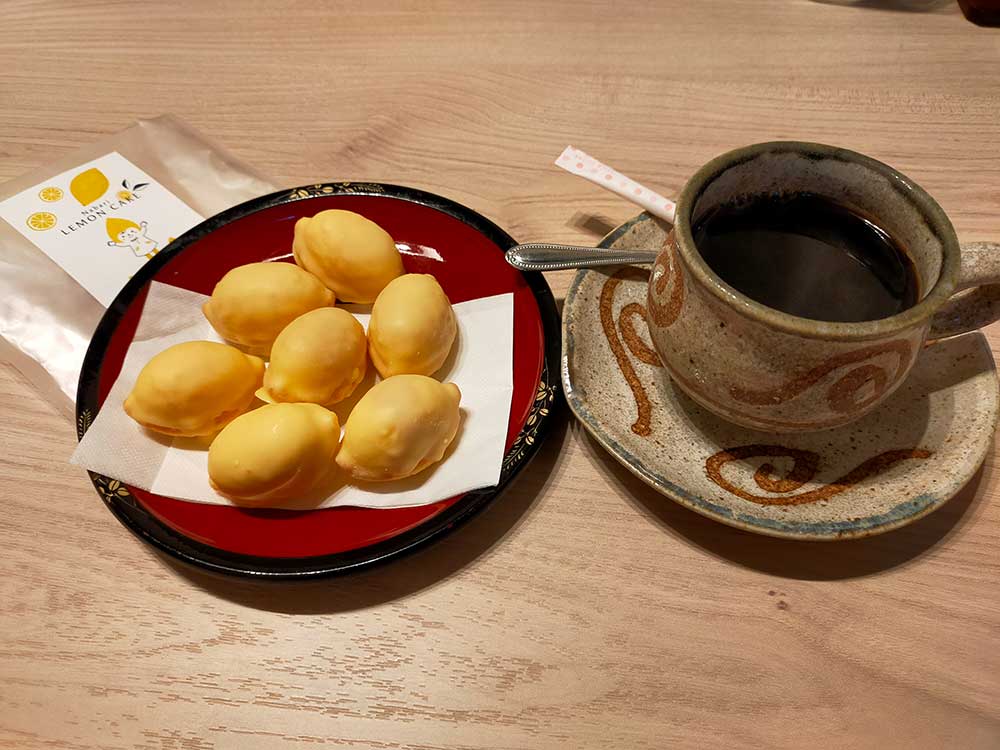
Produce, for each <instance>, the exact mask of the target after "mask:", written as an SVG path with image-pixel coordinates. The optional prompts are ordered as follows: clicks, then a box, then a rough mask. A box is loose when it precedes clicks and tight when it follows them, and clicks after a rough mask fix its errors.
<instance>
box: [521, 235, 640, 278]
mask: <svg viewBox="0 0 1000 750" xmlns="http://www.w3.org/2000/svg"><path fill="white" fill-rule="evenodd" d="M656 256H657V252H656V251H655V250H607V249H605V248H602V247H577V246H576V245H552V244H549V243H547V242H529V243H527V244H524V245H514V247H512V248H511V249H510V250H508V251H507V254H506V257H507V262H508V263H510V264H511V265H512V266H514V268H518V269H520V270H522V271H562V270H565V269H567V268H595V267H597V266H621V265H627V264H629V263H652V262H653V261H655V260H656Z"/></svg>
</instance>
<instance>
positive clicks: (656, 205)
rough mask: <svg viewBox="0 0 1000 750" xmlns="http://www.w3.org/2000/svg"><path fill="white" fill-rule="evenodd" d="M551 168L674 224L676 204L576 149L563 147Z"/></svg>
mask: <svg viewBox="0 0 1000 750" xmlns="http://www.w3.org/2000/svg"><path fill="white" fill-rule="evenodd" d="M555 165H556V166H557V167H561V168H562V169H565V170H566V171H567V172H572V173H573V174H576V175H580V177H583V178H585V179H588V180H590V181H591V182H593V183H594V184H595V185H600V186H601V187H602V188H604V189H606V190H610V191H611V192H612V193H615V194H616V195H620V196H621V197H622V198H624V199H625V200H628V201H632V203H635V204H636V205H637V206H641V207H642V208H644V209H645V210H646V211H647V212H648V213H650V214H652V215H653V216H658V217H660V218H661V219H665V220H666V221H669V222H670V223H671V224H673V223H674V212H675V211H676V210H677V204H675V203H674V202H673V201H672V200H670V199H669V198H664V197H663V196H662V195H660V194H659V193H656V192H654V191H652V190H650V189H649V188H648V187H646V186H645V185H640V184H639V183H638V182H636V181H635V180H633V179H631V178H629V177H626V176H625V175H623V174H622V173H621V172H618V171H616V170H614V169H612V168H611V167H609V166H608V165H607V164H602V163H601V162H599V161H597V159H595V158H594V157H593V156H589V155H587V154H585V153H584V152H583V151H581V150H580V149H578V148H573V147H572V146H567V147H566V150H565V151H563V152H562V153H561V154H560V155H559V158H558V159H556V161H555Z"/></svg>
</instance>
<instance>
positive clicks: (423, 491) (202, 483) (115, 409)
mask: <svg viewBox="0 0 1000 750" xmlns="http://www.w3.org/2000/svg"><path fill="white" fill-rule="evenodd" d="M207 299H208V298H207V297H206V296H205V295H202V294H197V293H195V292H189V291H187V290H185V289H179V288H177V287H173V286H169V285H167V284H161V283H158V282H153V283H152V284H151V286H150V290H149V296H148V297H147V298H146V303H145V306H144V308H143V312H142V317H141V319H140V321H139V325H138V328H137V329H136V334H135V338H134V339H133V341H132V344H131V346H130V347H129V350H128V352H127V354H126V356H125V362H124V364H123V366H122V371H121V374H120V375H119V376H118V379H117V380H116V381H115V384H114V385H113V386H112V388H111V392H110V393H109V394H108V398H107V400H106V401H105V402H104V406H103V407H102V408H101V411H100V412H99V413H98V415H97V418H96V419H95V420H94V423H93V424H92V425H91V426H90V429H89V430H87V434H86V435H84V437H83V440H81V441H80V444H79V445H78V446H77V449H76V451H75V452H74V453H73V457H72V459H70V460H71V462H72V463H74V464H76V465H77V466H82V467H84V468H86V469H90V470H91V471H96V472H98V473H100V474H104V475H105V476H109V477H113V478H115V479H118V480H121V481H122V482H125V483H126V484H130V485H132V486H134V487H139V488H141V489H145V490H150V491H152V492H155V493H157V494H160V495H166V496H168V497H175V498H179V499H181V500H191V501H194V502H199V503H214V504H219V505H232V504H233V503H232V501H231V500H229V499H227V498H225V497H223V496H222V495H220V494H218V493H217V492H215V491H214V490H213V489H212V488H211V486H210V485H209V483H208V451H207V445H206V444H204V443H203V442H202V441H199V440H198V439H195V438H169V437H165V436H160V435H156V434H154V433H151V432H148V431H146V430H144V429H143V428H142V427H140V426H139V425H138V424H136V423H135V422H134V421H133V420H132V419H131V418H129V417H128V415H126V414H125V412H124V410H123V409H122V406H121V405H122V402H123V401H124V400H125V396H127V395H128V393H129V391H130V390H131V389H132V385H133V383H135V379H136V377H137V376H138V374H139V371H140V370H141V369H142V367H143V365H145V364H146V362H148V361H149V360H150V358H151V357H153V355H155V354H157V353H158V352H161V351H163V350H164V349H166V348H167V347H168V346H172V345H173V344H179V343H181V342H183V341H193V340H204V341H221V339H220V338H219V336H218V334H217V333H216V332H215V330H214V329H213V328H212V326H211V325H209V323H208V321H207V320H205V317H204V315H202V312H201V305H202V303H203V302H205V300H207ZM347 309H348V310H350V312H352V313H353V314H354V315H355V317H357V318H358V320H359V321H360V322H361V324H362V325H363V326H365V327H366V328H367V326H368V318H369V315H368V309H369V307H368V306H352V307H348V308H347ZM454 309H455V317H456V318H457V319H458V337H457V339H456V341H455V346H454V348H453V350H452V353H451V356H450V357H449V359H448V361H447V362H446V363H445V365H444V367H442V369H441V370H440V371H439V372H437V373H435V377H436V378H437V379H439V380H442V381H450V382H453V383H455V384H456V385H458V387H459V388H460V389H461V391H462V404H461V408H462V423H461V426H460V427H459V433H458V437H457V438H456V440H455V443H454V444H453V445H452V448H451V449H450V450H449V452H448V454H446V455H445V459H444V461H442V462H441V463H440V464H439V465H438V466H436V467H435V468H433V469H429V470H428V471H425V472H422V473H421V474H419V475H417V476H416V477H411V478H409V479H404V480H400V481H398V482H385V483H368V484H366V485H364V486H363V487H356V486H352V485H347V484H340V485H339V486H336V487H333V488H330V490H329V492H324V493H322V496H319V497H311V498H305V499H303V500H301V501H299V502H298V503H292V504H289V503H282V504H281V507H283V508H289V507H291V508H295V507H308V508H328V507H332V506H337V505H357V506H362V507H366V508H400V507H405V506H411V505H426V504H428V503H432V502H436V501H438V500H443V499H445V498H448V497H452V496H453V495H457V494H460V493H462V492H467V491H469V490H473V489H476V488H479V487H489V486H492V485H495V484H496V483H497V482H498V481H499V480H500V468H501V464H502V462H503V453H504V443H505V442H506V437H507V420H508V415H509V413H510V400H511V393H512V391H513V373H512V367H513V316H514V305H513V295H512V294H500V295H497V296H495V297H485V298H483V299H476V300H470V301H469V302H462V303H460V304H457V305H455V306H454ZM369 371H370V372H369V376H368V378H367V379H366V381H365V382H363V383H362V384H361V385H360V386H358V390H357V391H356V393H355V395H354V396H352V397H351V398H350V399H348V400H347V401H346V402H344V403H343V404H338V405H337V407H336V408H335V411H336V412H337V414H338V416H339V417H340V422H341V424H343V423H344V422H345V421H346V419H347V415H348V413H349V412H350V408H351V407H352V406H353V405H354V403H355V402H356V401H357V399H358V398H360V396H361V395H363V391H364V390H367V388H368V387H370V385H371V384H372V383H373V382H374V368H372V367H370V366H369Z"/></svg>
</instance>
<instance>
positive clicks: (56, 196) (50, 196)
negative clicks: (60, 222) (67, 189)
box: [38, 186, 63, 203]
mask: <svg viewBox="0 0 1000 750" xmlns="http://www.w3.org/2000/svg"><path fill="white" fill-rule="evenodd" d="M38 197H39V198H41V199H42V200H43V201H45V202H46V203H54V202H55V201H61V200H62V197H63V191H62V190H60V189H59V188H57V187H54V186H53V187H44V188H42V189H41V190H39V191H38Z"/></svg>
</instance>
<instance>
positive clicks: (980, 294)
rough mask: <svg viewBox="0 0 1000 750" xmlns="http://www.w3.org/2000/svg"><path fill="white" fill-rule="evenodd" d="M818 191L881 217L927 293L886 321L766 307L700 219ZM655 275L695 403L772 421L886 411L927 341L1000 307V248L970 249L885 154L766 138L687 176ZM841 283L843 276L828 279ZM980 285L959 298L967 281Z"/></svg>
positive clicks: (661, 332)
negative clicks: (732, 274)
mask: <svg viewBox="0 0 1000 750" xmlns="http://www.w3.org/2000/svg"><path fill="white" fill-rule="evenodd" d="M801 192H808V193H814V194H818V195H823V196H827V197H829V198H831V199H833V200H834V201H836V202H837V203H840V204H842V205H846V206H849V207H851V208H852V209H854V210H856V211H858V212H859V213H860V214H861V215H863V216H867V217H870V218H872V219H873V220H874V221H875V222H876V223H877V224H878V225H879V226H881V227H882V228H883V229H885V230H887V231H888V232H889V234H890V235H892V236H893V237H895V238H896V239H897V240H898V241H899V242H900V243H901V244H902V246H903V247H904V248H905V249H906V251H907V253H908V254H909V255H910V257H911V258H912V259H913V262H914V267H915V269H916V271H917V276H918V278H919V283H920V289H921V290H922V294H921V299H920V301H919V302H918V303H917V304H916V305H914V306H913V307H910V308H909V309H907V310H905V311H903V312H902V313H899V314H898V315H894V316H891V317H888V318H882V319H880V320H872V321H866V322H862V323H831V322H823V321H816V320H808V319H805V318H799V317H795V316H793V315H789V314H787V313H783V312H780V311H778V310H775V309H773V308H770V307H767V306H765V305H762V304H760V303H758V302H756V301H754V300H752V299H750V298H749V297H746V296H745V295H743V294H741V293H739V292H738V291H736V290H735V289H733V288H732V287H731V286H729V285H728V284H726V283H725V282H723V281H722V280H721V279H720V278H719V277H718V276H717V275H716V274H715V273H714V272H713V271H712V270H711V269H710V268H709V266H708V265H707V264H706V263H705V261H704V260H703V259H702V258H701V256H700V255H699V253H698V249H697V247H696V246H695V244H694V239H693V237H692V226H693V225H695V224H697V222H698V220H699V218H700V217H701V216H703V215H704V214H705V213H706V212H707V211H709V210H711V209H712V208H715V207H717V206H719V205H720V204H725V203H729V202H733V201H736V202H739V201H741V200H745V199H747V198H748V197H750V196H755V195H761V194H763V195H767V194H775V193H801ZM662 247H663V249H662V252H661V253H660V255H659V257H658V258H657V261H656V263H655V264H654V266H653V271H652V276H651V278H650V283H649V294H648V304H647V308H648V311H649V316H648V318H649V319H648V325H649V332H650V336H651V339H652V344H653V348H654V349H655V350H656V352H657V354H658V355H659V358H660V360H661V361H662V363H663V366H664V367H665V368H666V369H667V371H668V372H669V373H670V375H671V377H673V379H674V381H675V382H676V383H677V385H678V386H679V387H680V388H681V389H683V390H684V391H685V393H687V395H688V396H690V397H691V398H692V399H693V400H695V401H697V402H698V403H699V404H701V405H702V406H704V407H706V408H708V409H710V410H711V411H713V412H715V413H716V414H719V415H720V416H723V417H725V418H726V419H729V420H731V421H733V422H736V423H739V424H742V425H745V426H748V427H755V428H758V429H762V430H769V431H772V432H782V433H785V432H803V431H815V430H823V429H827V428H830V427H837V426H840V425H844V424H847V423H849V422H852V421H854V420H856V419H858V418H860V417H862V416H863V415H865V414H868V413H869V412H871V411H872V410H873V409H876V408H877V407H878V406H879V405H880V404H882V403H883V402H884V401H885V400H886V399H887V398H889V397H890V396H891V395H892V394H893V393H894V392H895V391H896V389H897V388H899V387H900V386H901V385H902V383H903V382H904V381H905V379H906V376H907V374H908V373H909V372H910V369H911V368H912V367H913V366H914V363H915V362H916V361H917V358H918V355H919V354H920V352H921V348H922V346H923V343H924V341H925V340H926V339H927V338H928V335H930V337H931V338H937V337H941V336H951V335H954V334H957V333H961V332H965V331H969V330H973V329H975V328H977V327H979V326H981V325H983V324H985V323H986V322H990V321H992V320H995V319H997V318H998V317H1000V286H996V285H995V284H996V283H997V282H998V281H1000V245H990V244H988V243H982V244H979V245H972V246H968V247H966V248H963V249H960V247H959V244H958V239H957V238H956V236H955V231H954V229H953V228H952V226H951V223H950V222H949V221H948V218H947V217H946V216H945V214H944V212H943V211H942V210H941V208H940V206H938V205H937V203H935V202H934V200H933V199H932V198H931V197H930V196H929V195H927V193H926V192H924V191H923V190H922V189H921V188H920V187H919V186H918V185H916V184H915V183H913V182H912V181H911V180H909V179H908V178H906V177H904V176H903V175H901V174H900V173H898V172H896V171H895V170H893V169H892V168H891V167H888V166H886V165H885V164H882V163H881V162H878V161H875V160H874V159H870V158H868V157H866V156H862V155H861V154H857V153H854V152H852V151H847V150H845V149H840V148H834V147H832V146H823V145H819V144H813V143H796V142H778V143H762V144H758V145H755V146H749V147H747V148H742V149H738V150H736V151H731V152H729V153H727V154H724V155H722V156H720V157H718V158H717V159H714V160H713V161H711V162H709V163H708V164H706V165H705V166H704V167H703V168H702V169H700V170H699V171H698V172H697V173H695V175H694V176H693V177H692V178H691V179H690V180H689V181H688V183H687V185H686V186H685V187H684V190H683V191H682V192H681V195H680V197H679V199H678V202H677V215H676V223H675V225H674V227H673V229H672V231H671V232H670V233H669V235H668V236H667V237H666V240H665V242H663V243H662ZM830 283H831V284H833V283H836V279H831V280H830ZM971 287H977V289H975V291H973V292H971V293H970V294H967V295H965V296H963V297H962V298H960V299H951V298H952V295H954V294H955V293H956V292H957V291H961V290H964V289H969V288H971Z"/></svg>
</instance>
